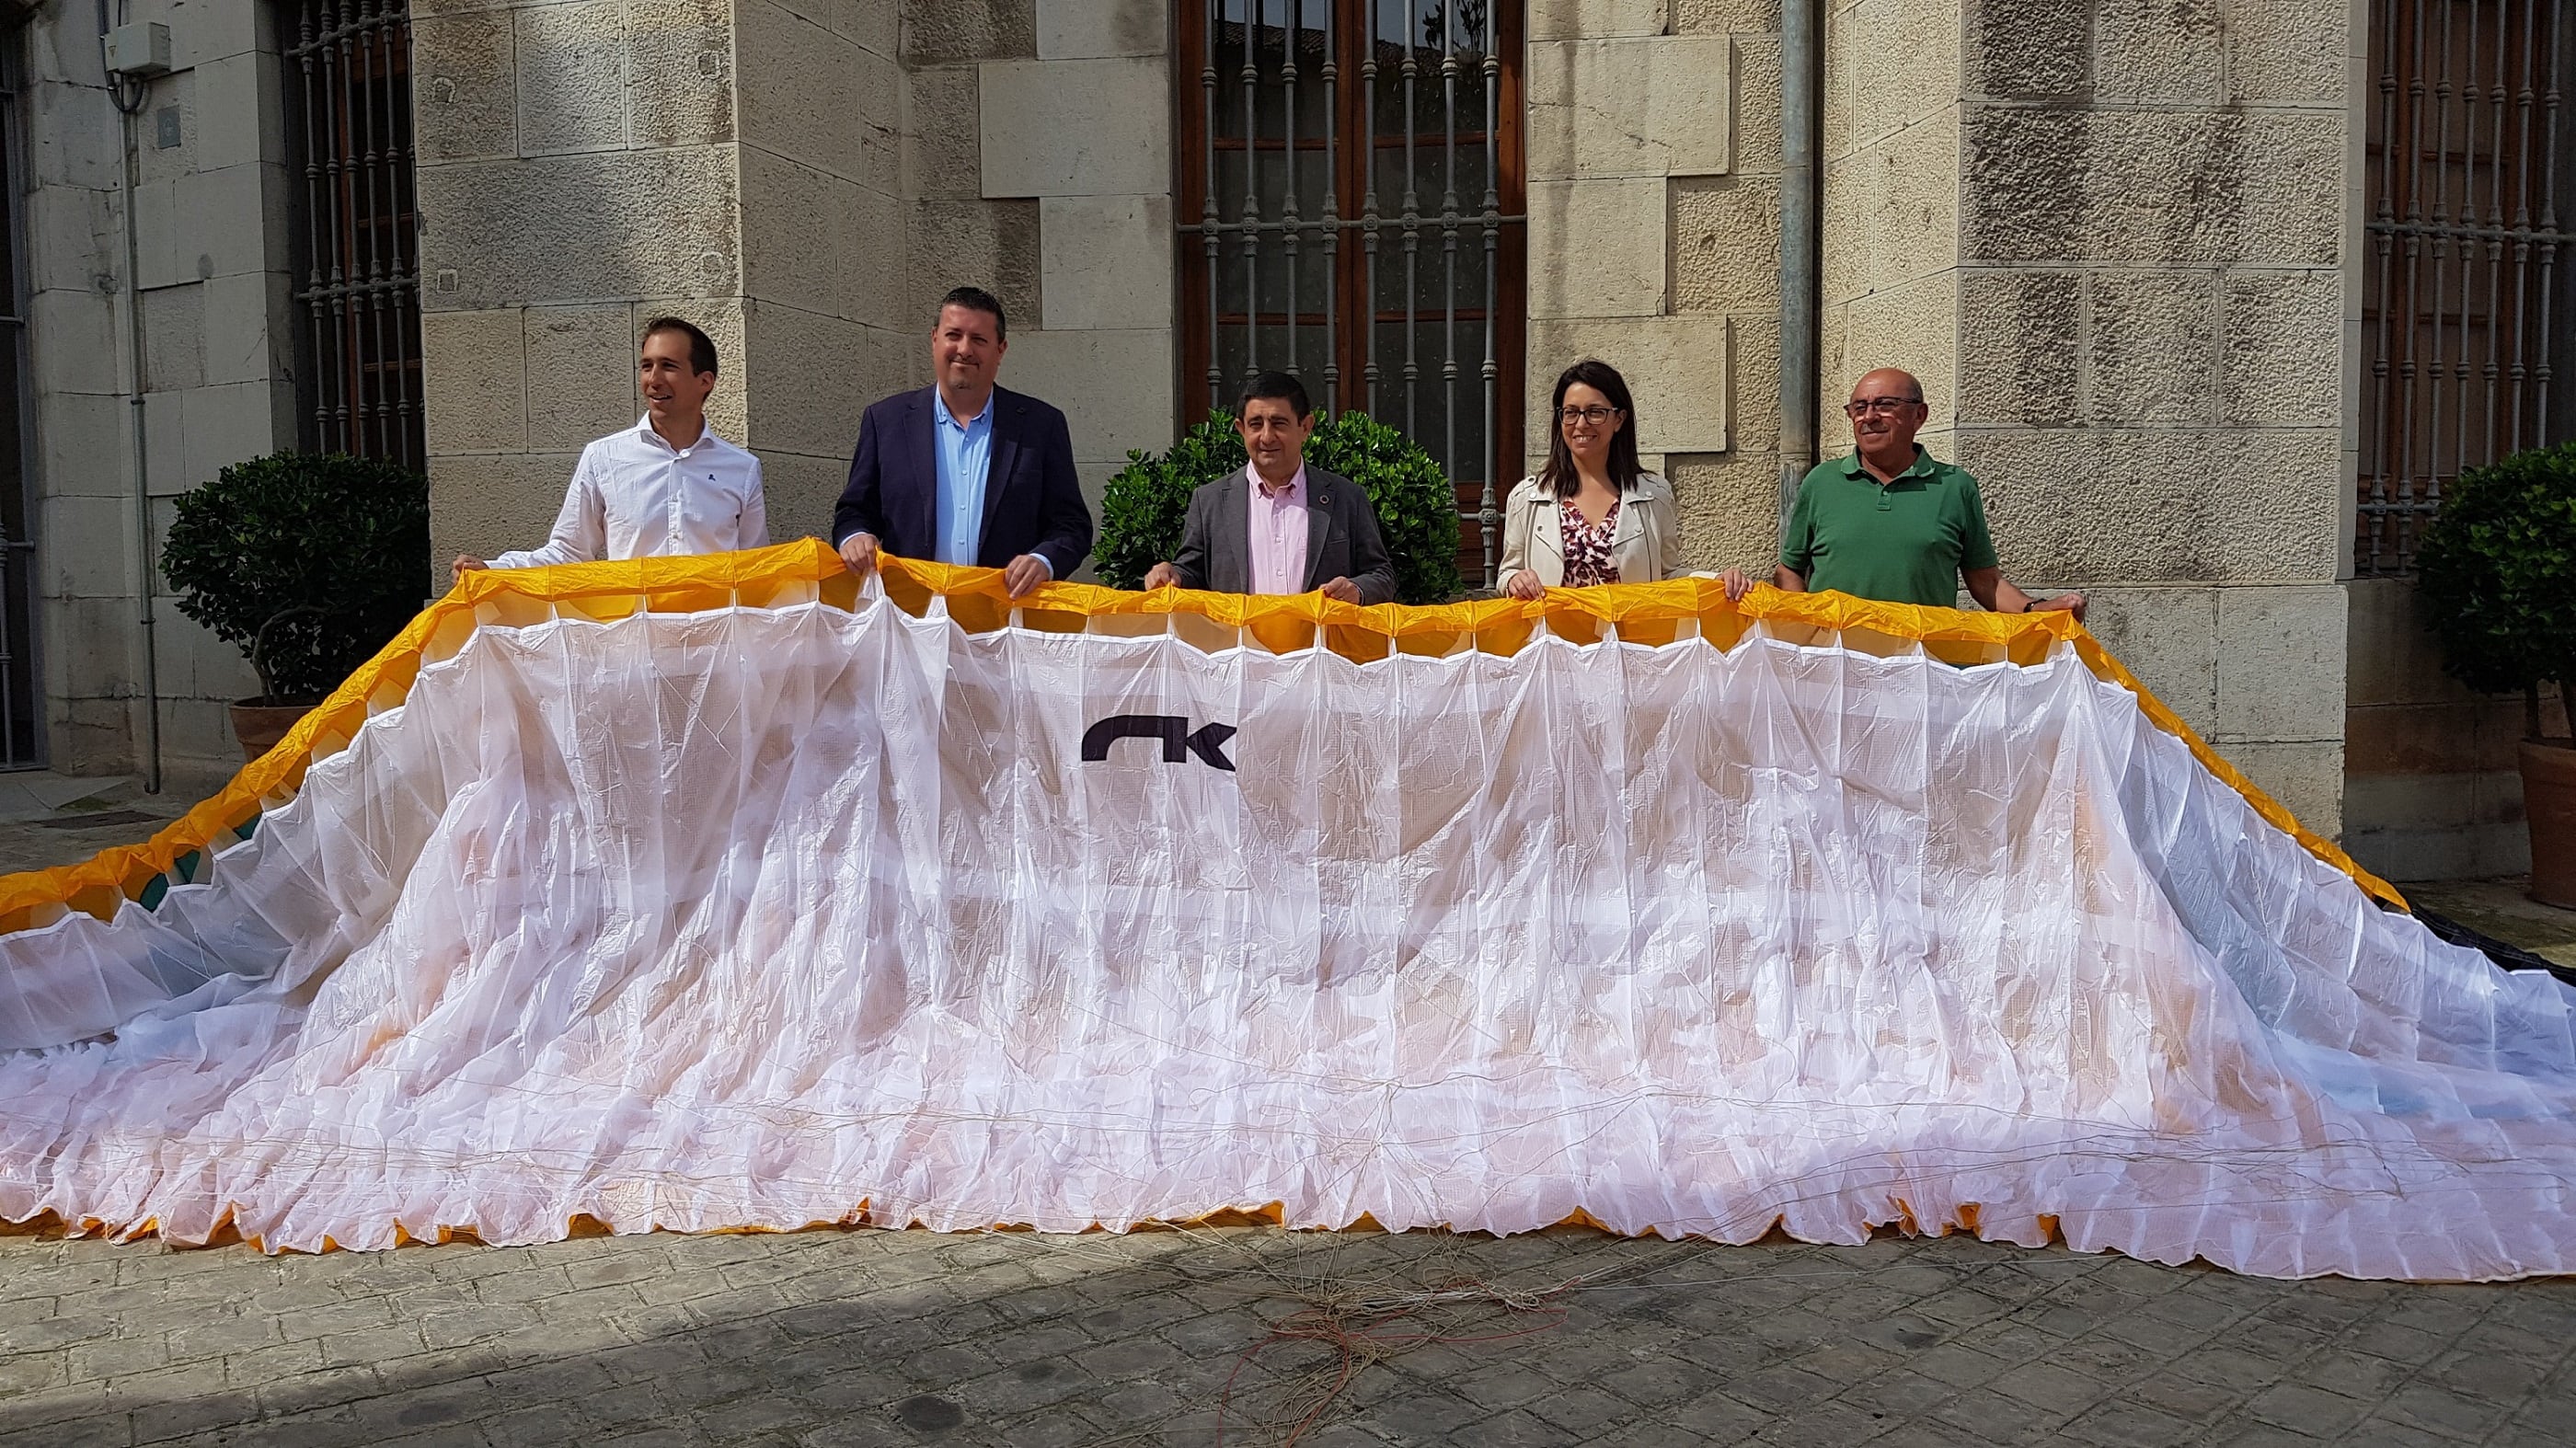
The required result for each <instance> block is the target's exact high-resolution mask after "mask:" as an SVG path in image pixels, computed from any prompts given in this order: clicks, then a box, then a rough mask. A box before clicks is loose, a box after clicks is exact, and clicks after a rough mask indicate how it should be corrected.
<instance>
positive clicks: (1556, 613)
mask: <svg viewBox="0 0 2576 1448" xmlns="http://www.w3.org/2000/svg"><path fill="white" fill-rule="evenodd" d="M884 577H885V586H886V591H887V594H888V596H889V597H890V598H892V599H893V600H894V602H895V603H896V604H897V606H899V607H902V608H904V609H906V610H907V611H909V612H913V613H919V612H921V611H922V610H923V609H925V608H927V607H928V606H929V603H930V600H931V599H932V598H933V597H937V598H940V599H944V600H945V601H946V607H947V610H948V613H949V615H950V617H952V618H954V619H956V620H957V622H958V623H959V625H960V626H961V627H963V628H965V629H967V630H968V631H970V632H985V631H989V630H991V629H996V628H1000V627H1003V626H1004V625H1006V624H1008V623H1010V622H1011V621H1012V614H1013V613H1014V612H1015V611H1016V612H1017V614H1018V615H1019V617H1018V622H1019V623H1020V624H1021V626H1023V627H1027V628H1035V629H1042V630H1047V631H1050V632H1062V633H1074V632H1079V631H1081V630H1083V629H1085V628H1092V629H1095V630H1100V631H1111V632H1137V631H1151V632H1160V631H1162V630H1163V629H1166V628H1169V629H1172V630H1174V631H1176V632H1180V633H1182V634H1183V635H1184V636H1188V637H1193V638H1195V639H1196V640H1198V641H1199V642H1202V643H1204V644H1206V645H1208V646H1209V647H1224V646H1227V645H1231V644H1233V643H1235V642H1237V641H1238V640H1241V641H1245V642H1251V643H1256V644H1258V645H1260V646H1262V647H1265V648H1269V649H1271V650H1273V651H1274V652H1283V653H1284V652H1287V651H1290V650H1294V649H1302V648H1307V647H1311V646H1312V645H1313V644H1314V643H1315V641H1316V634H1317V631H1318V630H1321V632H1322V635H1323V638H1322V641H1323V644H1324V646H1325V647H1327V648H1330V649H1331V650H1333V651H1334V652H1335V653H1338V654H1341V655H1343V656H1344V657H1346V658H1350V659H1354V660H1358V661H1361V662H1367V661H1369V660H1372V659H1380V658H1384V657H1386V656H1387V654H1388V653H1389V652H1392V651H1401V652H1404V653H1410V654H1434V655H1436V654H1446V653H1450V652H1453V651H1456V650H1460V649H1469V648H1472V649H1475V650H1478V651H1481V652H1484V653H1491V654H1505V655H1508V654H1511V653H1515V652H1517V651H1518V650H1519V649H1520V648H1521V647H1522V645H1524V644H1526V643H1527V642H1528V641H1529V640H1530V638H1531V637H1532V636H1533V635H1534V634H1535V633H1536V632H1537V630H1538V629H1539V628H1540V627H1541V626H1542V625H1544V627H1545V628H1546V629H1547V631H1548V632H1550V633H1553V634H1555V635H1557V636H1558V637H1561V638H1568V639H1572V640H1574V641H1576V642H1591V641H1593V640H1596V639H1599V638H1602V637H1604V636H1612V635H1615V636H1616V637H1618V638H1620V639H1623V640H1628V641H1631V642H1637V643H1647V644H1662V643H1670V642H1672V641H1673V640H1674V639H1676V638H1679V637H1684V636H1686V635H1687V633H1688V632H1691V631H1696V632H1697V633H1698V634H1699V635H1700V636H1701V637H1704V638H1706V639H1707V640H1709V642H1711V643H1713V644H1715V645H1716V646H1718V647H1719V648H1732V647H1733V646H1734V645H1735V643H1736V641H1737V640H1738V639H1740V638H1741V637H1742V636H1743V634H1744V631H1745V629H1746V627H1747V626H1749V625H1750V624H1752V623H1753V622H1754V621H1756V620H1760V621H1762V622H1764V623H1767V624H1769V625H1770V626H1771V628H1772V630H1773V631H1774V632H1775V633H1783V634H1787V635H1789V636H1791V637H1795V636H1796V634H1797V632H1798V631H1799V630H1801V629H1805V630H1812V631H1813V632H1814V635H1815V638H1814V641H1815V642H1817V643H1824V642H1828V641H1834V642H1840V643H1841V644H1842V645H1843V646H1845V647H1847V648H1853V649H1859V650H1863V651H1866V652H1883V651H1888V650H1893V649H1897V648H1903V647H1906V646H1908V645H1910V644H1914V643H1920V644H1921V645H1923V647H1924V648H1925V649H1926V650H1927V651H1929V652H1930V653H1932V654H1933V655H1934V656H1936V657H1939V658H1942V659H1945V660H1948V661H1949V662H1952V663H1958V664H1977V663H1996V662H2002V661H2006V660H2009V661H2011V662H2013V663H2016V664H2035V663H2038V662H2039V661H2040V660H2041V659H2042V658H2044V657H2046V655H2047V652H2048V649H2049V646H2050V645H2051V644H2052V643H2053V642H2055V641H2057V640H2060V639H2063V640H2065V641H2066V642H2068V643H2069V644H2071V645H2073V646H2074V649H2075V653H2076V656H2077V657H2078V658H2080V659H2082V660H2083V661H2084V664H2085V666H2086V667H2088V668H2090V669H2091V670H2092V671H2093V672H2094V674H2095V675H2097V676H2099V677H2100V678H2102V679H2104V680H2107V681H2109V682H2111V683H2114V684H2117V685H2119V686H2120V687H2122V688H2124V689H2127V690H2129V691H2130V692H2131V693H2134V694H2136V695H2137V696H2138V704H2139V707H2140V709H2141V710H2143V711H2144V713H2145V714H2146V716H2147V718H2148V719H2149V720H2151V721H2152V722H2153V723H2154V724H2155V725H2156V727H2158V728H2160V729H2162V730H2164V731H2165V732H2166V733H2169V734H2172V735H2174V736H2175V737H2177V738H2179V739H2181V740H2182V741H2183V742H2184V743H2186V744H2188V745H2190V746H2191V752H2192V757H2193V758H2195V759H2198V760H2199V761H2200V763H2201V765H2202V767H2203V768H2206V769H2207V770H2208V771H2209V772H2210V773H2211V774H2213V775H2216V776H2217V777H2218V778H2219V779H2221V780H2223V781H2225V782H2226V784H2227V785H2228V787H2230V788H2232V789H2234V790H2235V791H2236V792H2237V793H2238V794H2241V795H2243V796H2244V797H2245V799H2246V801H2247V802H2248V803H2250V804H2251V805H2253V806H2254V809H2255V812H2256V813H2258V814H2260V815H2262V817H2263V818H2264V819H2266V820H2268V821H2270V822H2271V823H2272V824H2273V825H2275V826H2277V827H2278V828H2280V829H2281V830H2283V831H2285V832H2287V833H2289V834H2290V835H2292V836H2294V837H2295V838H2296V839H2297V840H2298V841H2299V843H2300V844H2301V845H2304V846H2306V847H2307V849H2308V851H2309V852H2310V853H2312V854H2314V855H2315V856H2316V857H2317V858H2318V859H2320V860H2323V861H2325V862H2326V863H2327V864H2329V865H2332V866H2334V867H2335V868H2336V869H2338V870H2341V871H2343V872H2344V873H2345V874H2347V875H2350V876H2351V877H2352V878H2353V880H2354V881H2355V882H2356V883H2357V884H2359V885H2360V886H2361V888H2362V889H2363V890H2365V891H2367V892H2368V893H2370V894H2371V895H2373V896H2375V897H2377V898H2378V899H2380V900H2382V901H2385V902H2387V903H2388V904H2390V905H2393V906H2395V907H2397V908H2398V909H2401V910H2403V909H2406V908H2407V906H2406V900H2405V897H2403V896H2401V895H2399V894H2398V893H2397V891H2396V889H2395V888H2394V887H2392V886H2391V885H2389V883H2388V882H2387V881H2385V880H2382V879H2380V878H2379V877H2378V876H2376V875H2373V874H2371V873H2370V872H2369V871H2367V870H2364V869H2362V868H2361V867H2360V866H2359V865H2356V864H2354V863H2353V861H2352V857H2351V856H2349V855H2347V854H2345V853H2344V852H2343V851H2342V850H2341V849H2339V848H2337V847H2336V846H2335V844H2334V843H2333V842H2332V841H2330V840H2326V839H2324V838H2321V837H2320V836H2318V835H2316V834H2313V833H2311V832H2310V831H2309V830H2308V829H2307V828H2305V827H2304V826H2302V825H2301V824H2300V823H2299V822H2298V820H2297V819H2296V818H2295V817H2293V816H2292V815H2291V814H2290V812H2289V811H2288V810H2286V809H2284V808H2282V807H2281V805H2280V803H2279V802H2278V801H2276V800H2274V799H2273V798H2272V797H2271V796H2270V795H2267V794H2265V793H2264V792H2263V791H2261V790H2260V789H2257V788H2255V787H2254V784H2253V782H2252V781H2250V780H2248V779H2246V777H2245V776H2244V775H2243V774H2241V773H2239V772H2238V771H2237V769H2236V767H2235V766H2234V765H2232V764H2229V763H2228V762H2227V761H2226V760H2224V759H2222V758H2220V757H2219V756H2218V754H2217V752H2216V751H2214V750H2212V749H2211V748H2210V747H2209V745H2208V744H2207V743H2205V742H2203V741H2202V739H2201V737H2200V736H2199V735H2197V734H2195V733H2193V732H2192V731H2191V728H2190V726H2188V725H2186V724H2184V723H2183V722H2182V720H2181V719H2180V718H2178V717H2176V715H2175V714H2174V712H2173V711H2172V710H2171V709H2168V708H2166V707H2165V706H2164V704H2163V702H2162V701H2160V700H2159V699H2157V698H2156V696H2155V695H2153V694H2151V693H2149V692H2147V690H2146V689H2145V688H2144V687H2143V686H2142V685H2140V684H2139V683H2138V680H2137V678H2136V676H2135V675H2133V674H2131V673H2130V672H2129V671H2128V670H2127V669H2126V668H2124V667H2122V666H2121V663H2120V661H2119V660H2118V659H2115V658H2113V657H2111V655H2110V653H2109V652H2108V651H2107V650H2105V649H2104V648H2103V647H2102V645H2101V644H2100V643H2099V642H2098V641H2097V640H2095V639H2094V637H2093V636H2092V635H2091V634H2089V633H2087V632H2085V630H2084V627H2083V625H2081V624H2078V623H2077V622H2076V621H2075V620H2074V619H2073V618H2072V617H2071V616H2069V615H2067V614H2065V613H2026V614H1997V613H1982V612H1980V613H1965V612H1961V611H1959V610H1957V609H1949V608H1924V607H1921V606H1918V605H1915V604H1904V603H1879V602H1874V601H1871V600H1868V599H1859V598H1852V597H1850V596H1848V595H1845V594H1839V593H1782V592H1780V591H1778V590H1777V589H1773V588H1769V587H1763V588H1757V589H1755V590H1754V591H1753V592H1752V593H1751V594H1750V595H1748V596H1747V597H1746V598H1745V599H1744V601H1743V602H1741V603H1729V602H1728V601H1727V598H1726V593H1725V590H1724V589H1723V588H1722V587H1721V586H1720V585H1719V584H1718V582H1717V580H1715V579H1713V578H1682V579H1673V580H1670V581H1668V582H1664V583H1633V584H1618V585H1614V586H1611V587H1606V588H1586V589H1550V590H1548V593H1547V596H1546V597H1544V598H1542V599H1539V600H1538V601H1536V602H1534V603H1523V602H1521V601H1519V600H1517V599H1508V598H1497V599H1488V600H1484V601H1480V602H1475V603H1446V604H1435V605H1432V606H1429V607H1425V608H1407V607H1404V606H1402V605H1400V604H1380V605H1377V606H1374V607H1365V608H1364V607H1361V606H1359V605H1356V604H1347V603H1336V602H1333V601H1332V600H1330V599H1327V598H1325V597H1323V596H1322V595H1321V594H1313V593H1308V594H1298V595H1294V596H1291V597H1259V596H1246V595H1242V594H1229V593H1201V592H1196V591H1191V590H1183V589H1162V590H1158V591H1156V592H1152V593H1129V592H1124V591H1121V590H1118V589H1113V588H1102V587H1099V586H1097V585H1094V584H1087V583H1046V584H1041V585H1039V586H1038V588H1037V589H1036V590H1035V591H1034V592H1032V593H1030V594H1029V595H1028V596H1027V597H1025V598H1022V599H1020V600H1018V601H1017V603H1016V605H1015V604H1014V603H1013V601H1012V600H1011V599H1010V597H1009V595H1008V594H1007V593H1006V592H1005V591H1004V589H1003V587H1002V575H1001V572H1000V570H998V569H992V568H965V567H959V566H956V565H952V564H945V563H925V562H916V561H914V560H911V559H903V558H888V559H887V560H886V561H885V569H884ZM859 593H860V585H859V580H858V579H857V578H856V577H854V576H853V575H852V574H851V573H850V572H849V571H848V570H847V569H846V568H845V567H843V566H842V563H841V559H840V555H838V554H837V553H835V552H833V551H832V550H831V549H830V548H827V547H825V546H824V545H823V544H822V543H821V542H819V541H817V540H814V539H811V538H806V539H799V540H797V541H796V542H793V543H782V544H779V545H778V546H776V547H773V548H763V549H759V550H757V551H754V552H748V553H722V554H715V555H712V556H705V557H687V558H640V559H635V560H632V561H628V562H621V563H576V564H567V565H564V566H561V567H556V568H525V569H487V570H483V571H480V572H476V573H470V574H467V575H466V577H465V581H464V582H462V583H460V584H459V585H457V587H456V588H455V589H454V590H453V591H452V592H450V593H449V594H448V595H447V596H446V597H444V598H441V599H439V600H438V601H437V602H435V603H432V604H431V605H430V606H429V607H428V608H426V609H424V610H422V612H421V614H420V616H419V617H417V618H415V619H413V620H412V621H411V623H410V625H409V626H408V627H406V628H405V629H404V630H403V631H402V632H401V633H400V634H398V635H396V636H395V637H394V639H393V641H392V642H391V643H388V644H386V645H385V646H384V648H383V649H382V650H380V651H379V652H378V653H377V654H376V656H375V657H374V658H372V659H370V660H368V661H367V662H366V663H365V664H363V665H361V666H359V668H358V669H357V670H356V671H355V672H354V673H352V674H350V675H349V677H348V679H347V680H346V681H345V682H343V683H342V684H341V685H340V687H339V688H337V689H335V690H333V691H332V693H331V697H329V698H328V699H325V700H324V701H322V703H321V704H320V705H319V706H317V707H316V708H315V709H314V710H313V712H311V713H310V714H307V715H305V716H304V718H303V719H302V720H301V721H299V722H298V723H297V724H296V726H295V728H294V729H293V730H292V731H291V732H289V733H288V734H287V736H286V737H285V738H284V739H283V740H281V741H279V743H278V745H277V747H276V748H274V749H272V750H270V751H269V752H268V753H266V754H264V755H262V756H260V758H259V759H257V760H256V761H254V762H252V763H250V764H248V765H245V766H243V768H242V770H241V772H240V773H239V774H236V775H234V776H233V779H232V782H231V783H230V784H228V785H226V786H225V787H224V788H223V790H222V791H221V792H219V793H217V794H216V795H215V796H214V797H213V798H211V799H208V800H206V801H205V802H204V803H202V804H199V805H198V806H197V807H196V808H194V809H192V810H190V811H188V813H187V814H185V815H183V816H181V817H180V818H179V819H177V820H174V821H172V822H171V824H170V825H169V826H168V827H167V828H165V829H163V830H162V831H161V832H160V833H159V834H156V835H154V836H153V837H152V838H151V839H150V840H148V841H146V842H144V843H142V844H139V845H121V846H117V847H115V848H113V849H107V850H102V851H100V852H99V853H98V854H97V855H95V856H93V857H91V858H90V859H88V860H86V861H83V862H82V863H80V864H77V865H64V866H60V867H58V868H55V869H51V870H35V871H30V872H27V873H24V874H17V875H9V876H5V877H0V932H7V931H14V930H26V929H30V928H36V927H41V926H44V925H49V924H51V923H53V922H54V921H55V920H58V919H60V918H62V915H63V914H64V912H66V911H69V910H80V911H85V912H87V913H88V914H90V915H93V916H96V917H98V918H99V919H102V920H104V919H107V918H108V917H110V916H112V915H113V914H114V913H115V911H116V906H117V901H118V898H119V897H120V896H121V897H123V898H125V899H129V900H138V901H139V900H141V899H142V898H143V897H144V894H145V892H146V891H147V890H149V889H150V888H151V887H152V885H153V884H154V883H155V882H156V881H163V880H166V879H167V878H168V876H169V873H170V871H171V869H172V867H173V865H174V864H175V863H176V862H177V861H178V860H179V859H180V858H182V857H183V856H186V855H189V854H191V853H195V852H199V851H205V850H208V849H209V848H210V847H212V846H214V844H215V842H217V841H221V840H227V839H228V837H231V836H234V835H236V834H237V833H238V832H239V830H240V829H241V827H242V826H244V825H246V824H248V823H249V822H250V821H252V820H253V819H255V818H256V817H257V816H258V815H259V814H260V813H261V812H262V810H263V809H266V808H269V807H272V806H274V805H278V804H283V803H284V802H285V801H286V800H287V799H289V798H292V797H293V795H294V792H295V791H296V790H297V789H298V788H299V787H301V785H302V784H303V781H304V770H305V768H306V766H308V765H310V764H311V763H312V762H313V761H314V760H316V759H327V758H329V757H330V756H331V755H333V754H335V753H338V752H339V751H340V750H342V749H345V748H347V747H348V745H349V741H350V740H352V739H354V738H355V737H356V736H357V733H358V729H359V727H360V726H361V725H363V724H364V723H366V721H367V720H368V718H370V717H371V716H373V715H375V714H378V713H381V712H383V711H385V710H387V709H392V708H395V707H397V706H399V705H400V704H401V703H402V702H403V700H404V698H405V697H406V696H407V695H408V694H409V693H410V691H411V685H412V680H413V679H415V678H417V677H418V676H419V673H420V667H421V665H422V664H423V663H424V662H431V661H435V660H438V659H444V658H447V657H450V656H452V655H453V654H454V653H455V652H456V651H457V650H458V649H460V648H462V647H463V646H464V643H465V640H466V638H467V637H468V636H470V635H471V634H472V633H473V631H474V630H475V629H476V628H477V627H479V626H481V625H482V624H485V623H495V624H501V625H521V624H532V623H538V622H542V621H544V620H546V619H548V618H551V617H555V616H557V615H559V614H564V613H571V614H577V615H580V616H582V617H588V618H596V619H603V620H605V619H612V618H622V617H624V616H626V615H627V614H630V613H634V612H636V611H637V610H639V609H645V610H650V611H652V612H655V613H696V612H701V611H704V610H709V609H718V608H730V607H734V606H736V605H748V606H751V607H779V606H784V605H788V604H795V603H802V602H810V601H820V602H822V603H825V604H828V605H831V606H834V607H839V608H856V607H857V606H858V603H859ZM1828 635H1834V636H1837V637H1836V638H1834V639H1832V640H1829V639H1828V638H1827V636H1828Z"/></svg>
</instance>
